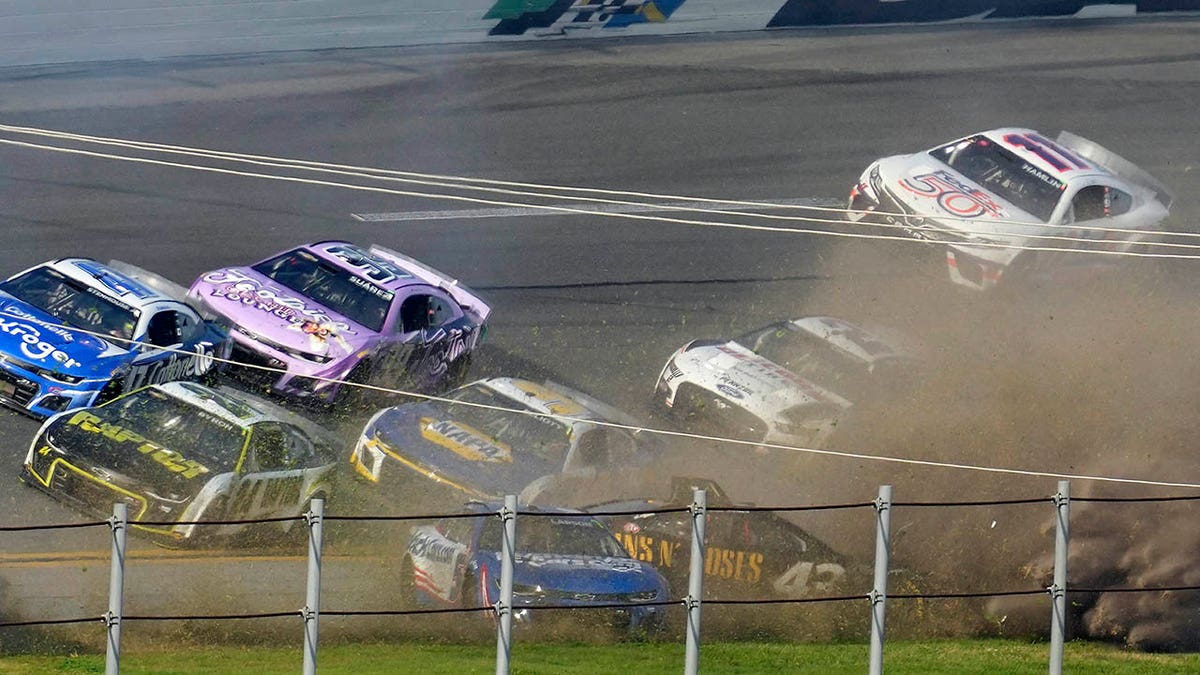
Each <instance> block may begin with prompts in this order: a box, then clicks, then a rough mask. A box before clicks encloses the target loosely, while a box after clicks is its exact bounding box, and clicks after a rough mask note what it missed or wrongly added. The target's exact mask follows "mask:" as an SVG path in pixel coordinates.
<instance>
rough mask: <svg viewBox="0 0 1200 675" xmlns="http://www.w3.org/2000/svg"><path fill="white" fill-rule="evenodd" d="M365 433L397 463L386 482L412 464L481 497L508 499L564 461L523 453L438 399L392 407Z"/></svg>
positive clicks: (383, 477)
mask: <svg viewBox="0 0 1200 675" xmlns="http://www.w3.org/2000/svg"><path fill="white" fill-rule="evenodd" d="M364 435H365V436H367V438H375V439H376V441H377V442H379V443H380V444H381V448H380V449H381V450H383V451H384V452H385V454H387V455H388V460H389V461H388V463H389V464H392V465H393V466H390V467H385V468H383V469H382V470H381V472H380V481H381V482H385V481H388V480H389V478H388V474H392V475H393V476H394V475H395V474H396V473H400V472H407V471H408V469H403V468H401V467H400V466H396V465H397V464H407V465H409V466H410V467H411V468H413V469H416V470H418V471H419V472H421V473H422V474H429V473H433V474H434V476H430V477H431V478H433V479H434V480H440V481H442V482H448V483H451V484H453V485H455V486H457V487H459V488H460V489H462V490H464V491H466V492H469V493H473V495H474V496H476V497H502V496H503V495H505V494H515V493H516V492H519V491H520V490H521V489H522V488H524V487H525V486H526V485H528V484H529V483H531V482H532V481H534V480H536V479H537V478H540V477H542V476H544V475H546V474H550V473H557V472H558V471H560V470H561V468H562V466H561V463H559V464H555V463H552V462H550V461H548V460H546V459H544V458H542V457H540V456H538V455H536V454H534V453H532V452H522V451H521V449H520V448H514V447H510V446H508V445H507V444H505V443H502V442H500V441H497V440H496V439H493V438H490V437H489V436H487V434H485V433H483V432H482V431H479V430H477V429H474V428H472V427H471V426H470V425H467V424H465V423H463V422H460V421H456V420H454V419H453V418H452V417H451V416H449V415H447V413H446V411H445V409H444V408H443V407H442V406H440V405H438V404H435V403H414V404H407V405H402V406H397V407H395V408H389V409H388V410H385V411H384V412H383V413H381V414H380V415H379V416H378V417H376V418H375V419H374V421H373V422H372V423H371V424H370V425H369V426H368V427H367V429H366V430H365V431H364ZM393 479H394V478H393Z"/></svg>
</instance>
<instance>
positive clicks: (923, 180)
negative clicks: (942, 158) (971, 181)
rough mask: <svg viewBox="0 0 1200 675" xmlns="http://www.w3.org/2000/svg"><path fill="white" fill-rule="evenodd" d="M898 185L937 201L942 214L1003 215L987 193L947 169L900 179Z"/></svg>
mask: <svg viewBox="0 0 1200 675" xmlns="http://www.w3.org/2000/svg"><path fill="white" fill-rule="evenodd" d="M900 187H902V188H904V189H905V190H908V191H909V192H911V193H913V194H915V195H917V196H920V197H926V198H930V199H934V200H936V201H937V204H938V206H940V207H941V208H942V210H944V211H945V212H946V213H949V214H951V215H953V216H958V217H959V218H978V217H979V216H982V215H988V216H990V217H992V218H1004V217H1007V215H1008V214H1007V213H1005V211H1004V209H1003V208H1002V207H1001V206H1000V205H999V204H997V203H996V202H995V201H994V200H993V199H992V198H991V196H990V195H988V193H986V192H984V191H983V190H979V189H976V188H973V187H971V186H969V185H967V184H966V183H964V182H962V181H961V180H959V179H958V178H957V177H956V176H955V175H954V174H952V173H950V172H949V171H945V170H939V171H934V172H933V173H926V174H921V175H920V176H913V177H912V178H906V179H904V180H902V181H900Z"/></svg>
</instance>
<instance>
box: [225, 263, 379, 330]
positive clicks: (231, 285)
mask: <svg viewBox="0 0 1200 675" xmlns="http://www.w3.org/2000/svg"><path fill="white" fill-rule="evenodd" d="M203 279H204V281H207V282H208V283H211V284H213V288H212V290H211V291H210V293H211V295H212V296H214V297H218V298H223V299H225V300H228V301H230V302H236V303H241V304H242V305H244V306H246V307H251V308H253V309H256V310H258V311H260V312H266V313H268V314H272V315H274V316H277V317H279V318H281V319H284V320H285V321H288V322H289V323H303V322H305V321H312V322H314V323H316V324H318V325H321V326H330V327H332V329H334V330H336V331H337V332H339V333H346V334H350V335H355V334H356V332H355V331H353V330H351V329H350V325H349V324H346V323H343V322H341V321H334V320H333V319H331V318H330V317H329V315H328V314H326V313H325V312H324V311H323V310H321V309H318V308H316V307H311V306H309V305H308V304H307V303H305V302H304V301H303V300H301V299H299V298H293V297H290V296H286V295H279V294H278V293H276V292H275V291H272V290H271V289H269V288H263V286H262V284H260V283H259V282H258V280H256V279H251V278H250V277H247V276H246V275H244V274H242V273H241V272H239V271H237V270H233V269H227V270H217V271H215V272H209V273H208V274H205V275H204V277H203Z"/></svg>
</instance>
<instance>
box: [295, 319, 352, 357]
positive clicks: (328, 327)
mask: <svg viewBox="0 0 1200 675" xmlns="http://www.w3.org/2000/svg"><path fill="white" fill-rule="evenodd" d="M287 328H288V330H294V331H299V332H301V333H304V334H305V335H306V336H308V350H309V351H310V352H313V353H315V354H328V353H329V347H330V343H333V344H336V345H337V346H338V347H340V348H341V350H342V352H343V353H345V354H349V353H350V352H351V351H353V349H352V348H351V347H350V343H348V342H346V338H344V337H342V335H341V331H340V329H339V328H338V327H337V325H335V324H333V323H321V322H319V321H313V320H312V319H305V320H303V321H301V322H300V323H289V324H288V326H287Z"/></svg>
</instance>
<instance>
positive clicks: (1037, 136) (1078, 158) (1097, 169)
mask: <svg viewBox="0 0 1200 675" xmlns="http://www.w3.org/2000/svg"><path fill="white" fill-rule="evenodd" d="M980 135H982V136H987V137H988V138H989V139H990V140H991V141H992V142H993V143H996V144H997V145H999V146H1001V147H1003V148H1004V149H1006V150H1008V151H1009V152H1012V153H1013V154H1015V155H1017V156H1018V157H1020V158H1021V159H1023V160H1025V161H1027V162H1029V163H1030V164H1032V165H1033V166H1035V167H1037V168H1039V169H1041V170H1042V171H1045V172H1046V173H1047V174H1048V175H1051V176H1054V177H1055V178H1057V179H1058V180H1060V181H1061V182H1063V183H1070V182H1072V181H1076V180H1079V179H1081V178H1084V177H1087V176H1092V177H1096V176H1104V177H1105V178H1112V179H1116V180H1117V181H1118V182H1119V183H1121V184H1123V185H1124V184H1126V183H1127V181H1125V180H1122V179H1121V178H1120V177H1118V176H1116V175H1114V174H1113V173H1112V172H1110V171H1109V170H1108V169H1106V168H1104V167H1103V166H1100V165H1099V164H1096V163H1095V162H1093V161H1091V160H1090V159H1087V158H1086V157H1083V156H1082V155H1080V154H1079V153H1077V152H1075V151H1073V150H1070V149H1068V148H1066V147H1065V146H1063V145H1062V144H1060V143H1058V142H1057V141H1055V140H1052V139H1051V138H1050V137H1049V136H1047V135H1045V134H1043V133H1041V132H1039V131H1037V130H1035V129H1026V128H1024V127H1000V128H998V129H990V130H988V131H984V132H982V133H980V134H972V136H980ZM1013 137H1022V138H1026V139H1031V140H1032V141H1033V142H1034V143H1036V144H1037V145H1039V146H1042V147H1045V148H1046V149H1047V150H1048V151H1050V152H1052V153H1053V154H1054V155H1057V156H1058V157H1059V158H1061V159H1062V161H1063V163H1064V164H1066V165H1067V167H1068V168H1066V169H1062V168H1059V167H1057V166H1055V165H1054V164H1052V163H1050V162H1049V161H1047V160H1046V158H1045V157H1043V156H1042V155H1040V154H1038V153H1036V152H1033V151H1032V150H1030V149H1029V147H1028V146H1027V145H1024V144H1022V143H1018V142H1014V141H1013V140H1012V139H1013ZM967 138H970V136H968V137H967Z"/></svg>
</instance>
